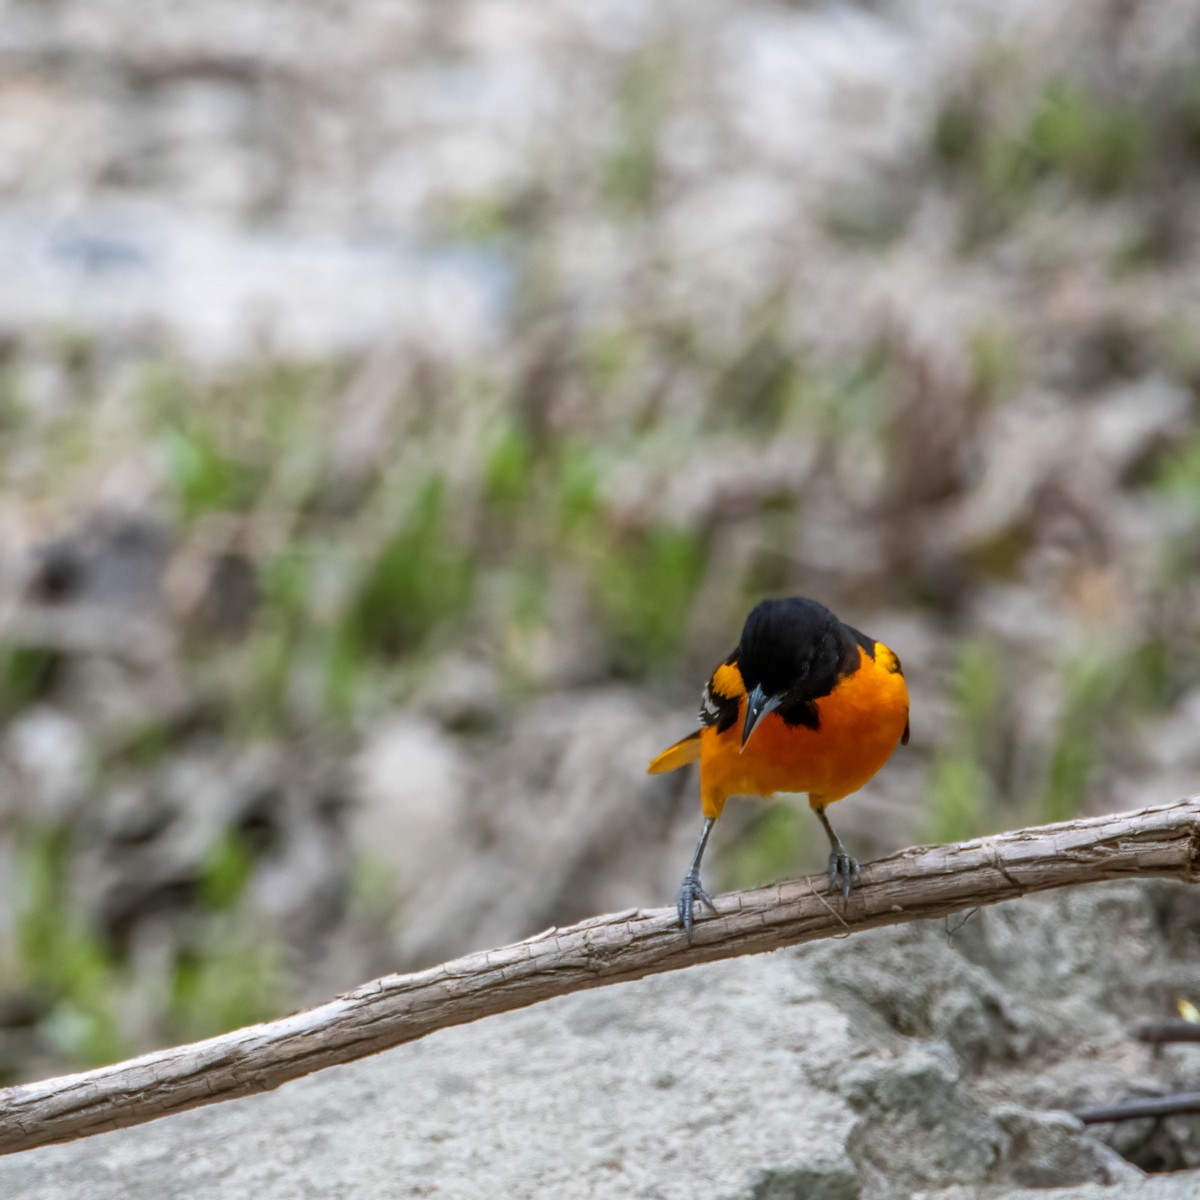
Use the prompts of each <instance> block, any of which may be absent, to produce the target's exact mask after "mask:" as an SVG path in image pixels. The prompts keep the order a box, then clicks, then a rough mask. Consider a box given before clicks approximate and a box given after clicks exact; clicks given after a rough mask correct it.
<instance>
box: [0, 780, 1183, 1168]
mask: <svg viewBox="0 0 1200 1200" xmlns="http://www.w3.org/2000/svg"><path fill="white" fill-rule="evenodd" d="M1198 870H1200V797H1194V798H1192V799H1189V800H1181V801H1179V802H1178V803H1176V804H1170V805H1165V806H1162V807H1156V808H1147V809H1144V810H1142V811H1140V812H1131V813H1118V814H1116V815H1113V816H1106V817H1094V818H1089V819H1086V820H1077V821H1066V822H1063V823H1062V824H1059V825H1047V826H1043V827H1041V828H1034V829H1022V830H1017V831H1016V832H1013V833H1004V834H999V835H998V836H996V837H990V838H981V839H978V840H976V841H971V842H963V843H959V844H956V845H950V846H936V847H929V848H926V847H917V848H915V849H912V850H905V851H903V852H902V853H900V854H894V855H892V856H891V857H890V858H885V859H881V860H879V861H878V862H874V863H869V864H868V865H867V866H866V867H864V868H863V874H862V882H861V883H860V884H859V885H858V887H857V888H856V889H855V891H854V894H853V896H852V897H851V899H850V902H849V905H848V906H847V907H846V908H845V910H843V908H842V904H841V900H840V897H838V896H836V895H834V894H833V893H830V892H829V890H828V887H827V885H826V883H825V882H824V881H823V880H821V881H819V882H816V883H814V881H813V880H812V879H799V880H794V881H792V882H788V883H781V884H776V885H774V886H771V887H766V888H759V889H758V890H756V891H748V892H736V893H732V894H730V895H726V896H720V897H718V898H717V908H718V915H717V916H715V917H712V918H708V919H704V920H701V921H700V922H699V923H698V924H697V926H696V930H695V934H694V938H693V941H692V942H691V944H690V945H689V943H688V941H687V939H686V938H685V937H684V936H683V934H682V933H681V932H680V930H679V929H678V927H677V926H676V923H675V911H674V909H673V908H670V909H666V908H656V909H650V910H642V909H631V910H630V911H628V912H623V913H614V914H610V915H608V916H602V917H593V918H591V919H590V920H587V921H583V922H581V923H580V924H578V925H573V926H571V927H570V928H568V929H549V930H547V931H546V932H544V933H540V934H538V935H536V936H535V937H531V938H528V939H527V940H525V941H523V942H518V943H516V944H515V945H512V946H505V947H502V948H501V949H497V950H487V951H483V952H481V953H478V954H470V955H467V956H466V957H464V958H459V959H455V960H454V961H452V962H448V963H443V964H442V965H441V966H439V967H432V968H430V969H429V970H426V971H418V972H416V973H415V974H411V975H388V976H385V977H384V978H383V979H377V980H375V981H374V982H372V983H367V984H363V986H362V987H360V988H358V989H356V990H355V991H353V992H350V993H348V994H346V995H344V996H340V997H338V998H337V999H336V1000H333V1001H331V1002H330V1003H328V1004H324V1005H322V1006H321V1007H320V1008H314V1009H312V1010H310V1011H308V1012H301V1013H295V1014H293V1015H292V1016H290V1017H284V1018H282V1019H281V1020H278V1021H269V1022H267V1023H265V1024H262V1025H252V1026H250V1027H249V1028H246V1029H239V1030H237V1031H235V1032H233V1033H228V1034H223V1035H221V1036H220V1037H214V1038H209V1039H208V1040H207V1041H203V1042H196V1043H194V1044H192V1045H189V1046H176V1047H173V1048H170V1049H167V1050H158V1051H155V1052H154V1053H152V1054H146V1055H143V1056H142V1057H141V1058H135V1059H132V1060H130V1061H129V1062H123V1063H116V1064H115V1065H113V1066H110V1067H101V1068H99V1069H98V1070H94V1071H87V1072H84V1073H82V1074H78V1075H67V1076H63V1077H61V1078H58V1079H48V1080H44V1081H42V1082H40V1083H30V1084H25V1085H22V1086H20V1087H14V1088H9V1089H7V1090H5V1091H0V1154H6V1153H12V1152H14V1151H17V1150H27V1149H29V1148H31V1147H33V1146H44V1145H48V1144H50V1143H53V1142H65V1141H71V1140H73V1139H75V1138H80V1137H86V1136H88V1135H90V1134H94V1133H102V1132H105V1131H107V1130H112V1129H121V1128H125V1127H127V1126H130V1125H138V1124H141V1123H142V1122H143V1121H150V1120H153V1119H154V1118H155V1117H161V1116H166V1115H167V1114H169V1113H176V1112H182V1111H183V1110H184V1109H189V1108H196V1107H198V1106H199V1105H202V1104H212V1103H215V1102H216V1101H218V1100H231V1099H234V1098H235V1097H239V1096H247V1095H250V1094H252V1093H254V1092H263V1091H268V1090H270V1089H272V1088H276V1087H278V1086H279V1085H280V1084H281V1083H286V1082H287V1081H288V1080H289V1079H296V1078H298V1077H299V1076H301V1075H307V1074H309V1073H310V1072H312V1071H319V1070H321V1069H322V1068H323V1067H330V1066H333V1065H335V1064H337V1063H345V1062H351V1061H353V1060H354V1059H358V1058H364V1057H366V1056H367V1055H369V1054H376V1053H378V1052H379V1051H381V1050H387V1049H389V1048H391V1047H393V1046H398V1045H400V1044H402V1043H404V1042H411V1041H415V1040H416V1039H417V1038H422V1037H424V1036H425V1035H426V1034H429V1033H432V1032H434V1031H435V1030H438V1029H445V1028H447V1027H449V1026H452V1025H462V1024H465V1023H466V1022H468V1021H477V1020H479V1018H480V1017H486V1016H490V1015H492V1014H493V1013H500V1012H507V1011H509V1010H510V1009H515V1008H522V1007H524V1006H525V1005H528V1004H533V1003H535V1002H536V1001H539V1000H545V999H548V998H549V997H551V996H563V995H566V994H568V993H570V992H578V991H582V990H584V989H586V988H594V987H602V986H604V985H605V984H610V983H620V982H622V981H625V980H632V979H640V978H642V977H643V976H646V975H654V974H657V973H658V972H660V971H673V970H677V969H678V968H680V967H688V966H693V965H695V964H696V963H705V962H714V961H716V960H718V959H723V958H733V957H735V956H737V955H742V954H756V953H760V952H762V951H765V950H777V949H779V948H781V947H783V946H794V945H797V944H799V943H801V942H811V941H815V940H816V939H818V938H826V937H832V936H835V935H837V934H839V933H843V932H845V931H846V930H847V929H849V931H851V932H857V931H859V930H861V929H874V928H877V927H879V926H881V925H894V924H898V923H900V922H903V921H911V920H914V919H917V918H931V917H943V916H946V915H948V914H950V913H954V912H958V911H960V910H962V909H968V908H975V907H978V906H980V905H984V904H995V903H997V902H998V901H1001V900H1009V899H1012V898H1014V897H1018V896H1023V895H1025V894H1027V893H1029V892H1038V891H1043V890H1045V889H1047V888H1057V887H1071V886H1075V885H1078V884H1083V883H1095V882H1099V881H1102V880H1110V879H1126V878H1130V877H1132V876H1165V877H1169V878H1175V879H1182V880H1187V881H1192V880H1194V879H1195V878H1196V876H1197V872H1198Z"/></svg>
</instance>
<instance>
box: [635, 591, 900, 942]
mask: <svg viewBox="0 0 1200 1200" xmlns="http://www.w3.org/2000/svg"><path fill="white" fill-rule="evenodd" d="M907 742H908V689H907V687H906V686H905V684H904V675H903V673H902V671H901V670H900V660H899V659H898V658H897V657H896V655H895V654H894V653H893V652H892V651H891V650H889V649H888V647H887V646H885V645H884V644H883V643H882V642H877V641H876V640H875V639H874V638H871V637H868V636H867V635H866V634H865V633H860V632H859V631H858V630H857V629H853V628H851V627H850V626H849V625H845V624H843V623H842V622H841V621H839V620H838V619H837V617H835V616H834V615H833V613H831V612H830V611H829V609H827V608H826V607H825V606H824V605H823V604H818V603H817V602H816V601H815V600H806V599H805V598H804V597H802V596H792V597H790V598H789V599H786V600H764V601H762V603H761V604H758V605H756V606H755V608H754V610H753V611H752V612H751V613H750V615H749V616H748V617H747V618H746V624H745V625H744V626H743V628H742V637H741V640H740V641H739V642H738V644H737V649H736V650H734V652H733V653H732V654H731V655H730V656H729V657H728V658H727V659H726V660H725V661H724V662H723V663H722V664H721V665H720V666H719V667H717V669H716V670H715V671H714V672H713V673H712V677H711V678H710V679H709V681H708V684H707V686H706V687H705V689H704V696H703V699H702V700H701V702H700V728H699V729H697V730H696V732H695V733H693V734H690V735H689V736H688V737H685V738H684V739H683V740H682V741H679V742H676V743H675V745H673V746H671V747H669V748H668V749H666V750H664V751H663V752H662V753H661V754H659V755H658V756H657V757H656V758H655V759H654V760H653V761H652V762H651V763H650V767H649V770H650V773H651V774H652V775H653V774H658V773H659V772H661V771H674V770H675V769H676V768H677V767H682V766H684V765H685V764H686V763H690V762H695V761H696V759H699V760H700V806H701V810H702V811H703V813H704V829H703V831H702V832H701V834H700V841H699V842H698V843H697V845H696V853H695V855H694V857H693V858H692V866H691V869H690V870H689V871H688V873H687V874H686V875H685V876H684V877H683V884H682V886H681V887H680V889H679V901H678V904H677V908H678V911H679V923H680V924H681V925H682V926H683V927H684V928H685V929H686V930H687V933H688V936H689V937H690V936H691V932H692V922H693V911H692V910H693V908H694V907H695V905H696V904H702V905H706V906H707V907H708V908H709V910H710V911H715V909H713V903H712V899H711V898H710V897H709V895H708V893H707V892H706V891H705V890H704V888H703V887H702V886H701V883H700V860H701V859H702V858H703V857H704V847H705V846H706V845H707V844H708V836H709V834H710V833H711V832H712V827H713V825H715V824H716V822H717V820H718V819H719V818H720V816H721V812H722V811H723V810H724V808H725V801H726V800H727V799H728V798H729V797H730V796H737V795H743V796H766V797H771V796H774V795H775V793H776V792H807V793H808V803H809V805H810V806H811V808H812V810H813V811H814V812H815V813H816V814H817V816H818V817H819V818H820V821H821V824H822V825H823V826H824V827H825V832H826V834H827V835H828V836H829V844H830V846H831V848H832V850H831V853H830V855H829V885H830V887H832V888H838V887H840V888H841V890H842V894H843V896H844V897H845V899H846V900H849V898H850V889H851V887H852V885H853V883H854V881H855V880H856V879H857V878H858V870H859V868H858V863H857V862H856V861H855V860H854V859H853V858H851V857H850V855H849V854H848V853H847V852H846V847H845V846H843V845H842V840H841V838H839V837H838V835H837V834H836V833H835V832H834V831H833V826H832V825H830V823H829V818H828V817H827V816H826V815H825V808H826V806H827V805H829V804H832V803H833V802H834V801H835V800H840V799H841V798H842V797H843V796H848V795H850V793H851V792H857V791H858V789H859V788H861V787H862V786H863V785H864V784H865V783H866V782H867V780H869V779H870V778H871V776H872V775H874V774H875V772H876V771H878V770H879V768H880V767H882V766H883V764H884V763H885V762H887V760H888V759H889V758H891V756H892V751H893V750H895V749H896V746H897V745H902V744H906V743H907Z"/></svg>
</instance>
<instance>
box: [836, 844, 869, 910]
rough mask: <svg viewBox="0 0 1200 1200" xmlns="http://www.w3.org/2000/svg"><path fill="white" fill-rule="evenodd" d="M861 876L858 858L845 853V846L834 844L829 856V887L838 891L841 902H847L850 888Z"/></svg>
mask: <svg viewBox="0 0 1200 1200" xmlns="http://www.w3.org/2000/svg"><path fill="white" fill-rule="evenodd" d="M861 878H862V869H861V868H860V867H859V865H858V859H856V858H851V857H850V855H849V854H847V853H846V847H845V846H842V845H838V846H835V847H834V849H833V853H832V854H830V856H829V886H830V888H831V889H832V890H833V891H835V892H837V891H840V892H841V893H842V900H843V902H846V903H848V902H849V900H850V889H851V888H852V887H853V886H854V885H855V884H856V883H857V882H858V881H859V880H860V879H861Z"/></svg>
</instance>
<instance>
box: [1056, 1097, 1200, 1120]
mask: <svg viewBox="0 0 1200 1200" xmlns="http://www.w3.org/2000/svg"><path fill="white" fill-rule="evenodd" d="M1187 1113H1200V1092H1181V1093H1180V1094H1179V1095H1177V1096H1149V1097H1145V1098H1143V1099H1141V1100H1126V1101H1124V1102H1123V1103H1121V1104H1109V1105H1106V1106H1105V1107H1103V1108H1081V1109H1079V1110H1078V1111H1077V1112H1076V1113H1075V1115H1076V1116H1077V1117H1078V1118H1079V1119H1080V1120H1081V1121H1082V1122H1083V1123H1084V1124H1085V1125H1104V1124H1107V1123H1108V1122H1109V1121H1137V1120H1143V1119H1145V1118H1146V1117H1178V1116H1183V1115H1185V1114H1187Z"/></svg>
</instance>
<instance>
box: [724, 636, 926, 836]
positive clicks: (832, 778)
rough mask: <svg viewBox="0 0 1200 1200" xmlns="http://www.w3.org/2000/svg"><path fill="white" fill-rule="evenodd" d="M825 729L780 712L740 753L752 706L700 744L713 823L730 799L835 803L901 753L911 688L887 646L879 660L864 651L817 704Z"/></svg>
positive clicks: (761, 726)
mask: <svg viewBox="0 0 1200 1200" xmlns="http://www.w3.org/2000/svg"><path fill="white" fill-rule="evenodd" d="M816 706H817V713H818V715H819V717H820V728H818V729H807V728H805V727H803V726H798V725H791V726H790V725H786V724H784V721H783V718H782V717H780V716H779V715H778V714H777V713H771V714H769V715H768V716H766V717H764V718H763V719H762V720H761V721H760V722H759V723H758V726H757V728H756V729H755V730H754V733H753V734H752V735H751V738H750V740H749V742H747V743H746V748H745V750H744V751H742V750H741V749H740V747H741V739H742V721H743V719H744V718H745V712H746V700H745V697H744V696H743V697H742V699H741V700H740V701H739V704H738V720H737V723H736V724H735V725H734V726H733V728H731V729H727V730H726V731H725V732H724V733H720V734H719V733H717V732H716V730H715V728H713V727H711V726H710V727H708V728H706V729H704V730H703V732H702V734H701V738H700V794H701V799H702V802H703V807H704V815H705V816H706V817H719V816H720V815H721V810H722V809H723V808H724V806H725V800H726V798H727V797H729V796H736V795H744V796H772V795H774V794H775V793H776V792H807V793H808V795H809V800H810V802H811V803H813V804H828V803H830V802H831V801H834V800H840V799H841V798H842V797H843V796H848V795H849V794H850V793H851V792H856V791H858V789H859V788H860V787H862V786H863V784H865V783H866V782H867V780H869V779H870V778H871V776H872V775H874V774H875V772H876V771H878V770H879V768H880V767H882V766H883V764H884V763H885V762H887V760H888V759H889V758H890V757H891V756H892V751H893V750H895V749H896V745H897V743H898V742H899V741H900V737H901V735H902V734H903V733H904V727H905V725H906V724H907V723H908V689H907V688H906V687H905V685H904V676H903V675H901V674H900V672H899V670H898V669H897V668H896V659H895V655H893V654H892V652H891V651H890V650H888V648H887V647H886V646H884V645H882V644H879V645H877V647H876V652H875V658H874V659H872V658H871V657H869V656H868V655H867V653H866V651H864V650H862V649H860V650H859V667H858V670H857V671H855V672H854V674H852V675H848V676H846V678H844V679H843V680H842V681H841V682H840V683H839V684H838V685H837V686H836V687H835V688H834V689H833V691H832V692H830V694H829V695H828V696H824V697H822V698H821V699H820V700H818V701H816Z"/></svg>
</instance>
